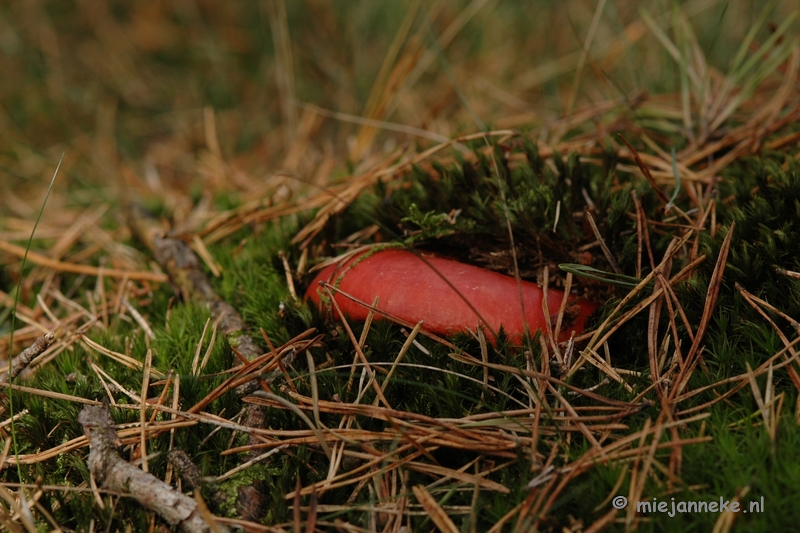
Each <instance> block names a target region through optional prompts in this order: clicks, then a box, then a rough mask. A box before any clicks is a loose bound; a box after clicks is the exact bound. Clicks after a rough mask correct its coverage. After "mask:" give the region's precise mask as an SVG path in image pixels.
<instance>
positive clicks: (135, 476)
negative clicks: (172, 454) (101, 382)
mask: <svg viewBox="0 0 800 533" xmlns="http://www.w3.org/2000/svg"><path fill="white" fill-rule="evenodd" d="M78 421H79V422H80V423H81V426H83V431H84V432H85V433H86V436H87V437H88V438H89V442H90V445H91V451H90V452H89V471H90V472H91V473H92V475H93V476H94V479H95V480H96V481H97V483H98V484H99V485H100V486H101V487H103V488H107V489H110V490H115V491H121V492H128V493H130V495H131V496H132V497H133V498H135V499H136V501H138V502H139V503H140V504H142V505H143V506H145V507H146V508H148V509H150V510H151V511H154V512H156V513H158V514H159V516H161V518H163V519H164V520H165V521H167V522H168V523H169V524H171V525H173V526H180V527H181V529H183V530H184V531H187V532H191V533H195V532H203V533H205V532H211V531H227V528H225V527H224V526H223V525H221V524H215V525H214V526H213V527H212V526H211V525H209V524H207V523H206V522H205V521H204V520H203V518H202V516H201V515H200V511H199V510H198V507H197V502H195V500H193V499H192V498H189V497H188V496H185V495H183V494H181V493H180V492H178V491H177V490H175V489H174V488H172V487H171V486H169V485H167V484H166V483H164V482H163V481H161V480H160V479H158V478H157V477H155V476H154V475H152V474H149V473H147V472H144V471H143V470H140V469H139V468H136V467H135V466H133V465H132V464H130V463H128V462H127V461H125V460H124V459H122V457H120V456H119V454H118V453H117V451H116V446H117V443H118V442H119V438H118V437H117V433H116V431H114V422H113V420H112V419H111V413H110V412H109V411H108V407H107V406H96V405H87V406H86V407H84V408H83V410H82V411H81V412H80V415H78Z"/></svg>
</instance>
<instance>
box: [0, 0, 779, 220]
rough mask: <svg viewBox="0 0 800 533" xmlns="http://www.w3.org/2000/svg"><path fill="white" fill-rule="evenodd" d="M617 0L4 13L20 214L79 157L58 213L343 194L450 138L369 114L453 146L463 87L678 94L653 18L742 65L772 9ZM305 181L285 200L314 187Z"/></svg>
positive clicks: (146, 6)
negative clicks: (276, 179) (356, 175)
mask: <svg viewBox="0 0 800 533" xmlns="http://www.w3.org/2000/svg"><path fill="white" fill-rule="evenodd" d="M600 4H602V6H601V7H602V11H601V12H600V13H599V17H598V18H597V19H596V20H595V13H596V12H597V11H598V2H595V1H571V2H549V1H531V2H511V1H503V0H471V1H466V0H464V1H458V0H448V1H433V0H430V1H416V0H407V1H397V2H373V1H369V0H361V1H322V0H305V1H291V2H284V1H275V0H263V1H253V2H212V1H204V0H174V1H162V0H144V1H140V2H113V1H106V0H77V1H54V2H47V1H41V0H28V1H20V2H9V3H4V4H3V5H2V6H0V72H2V75H0V198H1V199H0V209H2V210H3V211H2V212H3V213H5V214H6V216H12V217H15V218H16V217H19V218H22V219H29V218H30V215H31V212H32V210H35V209H37V206H38V205H39V202H41V198H42V196H41V188H40V187H38V186H36V185H40V184H41V183H43V182H46V181H48V180H49V177H50V176H51V174H52V171H53V168H54V166H55V163H56V162H57V160H58V158H59V156H60V155H61V154H62V153H64V154H65V161H64V165H63V167H62V175H61V177H60V178H59V179H58V181H57V183H56V191H57V193H58V194H56V195H55V196H54V198H53V199H52V200H51V208H55V207H58V206H63V207H68V206H78V205H81V206H86V205H89V204H91V203H92V202H95V201H98V200H104V201H112V202H115V201H116V200H117V199H118V198H119V195H120V194H121V193H122V191H123V190H125V188H126V187H127V188H130V189H132V190H134V191H136V192H138V193H142V194H145V195H147V194H156V195H171V193H172V192H174V193H176V194H178V193H179V194H178V195H177V196H176V197H175V198H174V199H173V201H174V202H175V203H176V204H178V205H176V206H174V207H179V206H180V205H183V207H184V208H188V206H187V205H185V204H183V202H182V201H181V200H180V199H179V197H180V196H185V195H186V194H187V193H191V194H193V195H195V196H196V195H198V194H200V192H201V191H202V192H205V193H209V194H210V193H212V192H213V191H221V190H222V191H228V192H234V191H237V190H239V191H242V190H248V191H249V190H252V189H253V188H254V187H256V186H257V184H258V183H259V182H263V181H264V180H266V178H267V177H269V176H273V175H275V174H276V173H280V172H284V173H286V174H287V175H288V176H298V177H300V178H303V179H306V180H315V181H317V182H325V181H326V180H328V179H329V178H330V176H331V175H332V173H333V174H334V175H335V171H336V170H337V169H346V168H347V165H348V164H349V165H351V168H352V166H353V165H358V164H359V163H360V162H362V161H363V160H364V159H366V158H367V157H368V155H369V154H370V153H379V152H381V151H383V152H386V151H389V150H391V148H392V147H393V146H395V145H397V144H398V143H405V142H408V141H411V142H417V143H420V144H421V145H425V143H430V142H432V141H430V140H426V139H424V138H421V137H419V136H411V135H407V134H404V133H402V132H396V131H385V130H384V131H381V132H380V133H378V134H377V136H376V137H375V138H374V139H372V138H370V137H369V136H366V137H365V136H364V134H363V132H361V126H359V125H357V124H354V123H352V119H353V118H354V117H367V118H371V119H377V120H386V121H389V122H393V123H397V124H402V125H405V126H411V127H414V128H420V129H423V130H426V131H428V132H431V133H434V134H439V135H442V136H446V137H451V136H453V135H455V134H457V133H464V132H470V131H474V130H476V129H477V126H476V124H475V122H474V119H473V116H472V115H471V114H470V110H468V109H466V108H465V106H464V105H463V104H462V102H461V101H459V98H458V95H457V94H456V89H455V88H454V87H455V86H457V87H458V89H459V90H460V91H462V92H463V97H464V99H465V101H466V102H468V105H469V106H470V107H471V108H472V110H473V111H474V114H475V115H477V117H479V118H480V120H481V121H482V122H483V123H485V124H488V125H490V126H492V127H497V128H502V127H525V128H531V127H537V126H546V125H547V124H548V122H549V121H553V120H555V119H558V118H561V117H564V116H565V115H568V114H570V113H571V112H573V111H574V110H575V109H577V108H581V107H582V106H585V105H587V104H591V103H597V102H601V101H624V100H625V99H633V98H635V97H636V96H637V95H640V94H642V93H649V94H674V93H676V92H678V90H679V83H680V81H679V75H678V72H677V68H676V67H675V62H674V61H673V60H672V58H670V57H669V55H668V53H667V51H666V50H665V48H664V47H663V46H662V45H661V44H660V43H659V42H658V40H657V39H656V38H655V36H654V35H653V33H652V32H651V31H650V30H649V29H648V26H647V25H646V24H645V23H644V22H643V20H642V16H641V14H640V12H641V10H647V11H648V12H649V13H650V14H651V15H652V16H653V17H654V18H655V20H656V21H657V23H658V24H659V25H660V26H661V27H662V28H664V29H665V30H666V31H667V32H669V27H670V26H671V24H672V21H673V17H672V11H673V8H674V7H675V6H676V5H681V10H682V13H683V14H684V15H685V16H686V17H688V19H689V20H690V23H691V25H692V27H693V28H695V32H696V36H697V41H698V43H699V45H700V48H701V49H702V50H703V51H704V52H705V54H706V59H707V61H708V62H709V64H710V65H711V67H712V68H716V69H719V70H720V71H722V72H725V70H726V68H727V67H728V65H729V63H730V61H731V57H732V55H733V53H734V52H735V51H736V49H737V47H738V46H739V44H740V43H741V41H742V39H743V37H744V36H745V34H746V33H747V31H748V30H749V29H750V27H751V25H752V23H753V21H754V20H755V19H756V18H757V16H758V15H759V14H760V13H761V11H762V9H763V8H764V3H763V2H760V1H755V0H752V1H750V0H738V1H723V0H701V1H692V2H685V3H677V4H676V3H673V2H667V1H661V0H651V1H645V2H637V1H619V0H617V1H610V2H600ZM793 5H794V2H791V1H789V0H783V1H779V2H775V3H774V7H773V9H772V11H771V13H770V15H769V18H768V20H769V21H772V22H774V23H775V24H779V23H780V22H781V21H782V20H784V19H785V17H786V16H787V15H788V14H789V12H790V10H791V9H792V7H793ZM593 21H594V24H593ZM771 27H772V28H773V29H774V24H773V25H772V26H770V25H765V26H764V27H763V28H762V29H761V30H760V32H761V35H760V37H759V38H760V39H761V40H763V38H764V36H765V35H768V33H769V32H770V28H771ZM587 37H589V39H588V40H587ZM585 45H588V54H587V55H586V56H585V57H582V53H581V52H582V50H583V49H584V48H583V47H584V46H585ZM438 48H440V49H441V50H442V51H443V55H444V57H446V60H447V63H448V64H449V69H448V68H443V65H442V62H441V61H440V57H439V54H438V53H437V49H438ZM448 70H449V72H448ZM576 73H577V74H578V75H577V76H576ZM450 76H452V78H451V77H450ZM576 79H577V82H576ZM454 82H455V84H456V85H455V86H454ZM311 105H313V106H318V107H319V108H322V109H324V110H327V111H328V112H324V111H319V112H317V111H314V109H316V108H312V107H310V106H311ZM330 112H337V113H345V114H348V115H351V116H350V117H347V116H345V117H343V116H341V115H339V116H338V118H336V117H332V116H330V114H331V113H330ZM342 119H344V120H342ZM545 129H546V128H545ZM359 133H360V134H361V137H360V138H359V137H357V135H359ZM221 162H223V163H224V165H220V163H221ZM222 166H224V168H221V167H222ZM31 185H34V186H31ZM287 187H288V188H289V190H288V191H284V192H283V194H286V193H289V192H291V193H296V192H297V190H298V188H299V186H298V185H297V184H294V185H293V184H292V183H291V180H290V181H287ZM179 211H180V210H179ZM56 212H57V210H55V209H53V213H56ZM177 216H178V218H180V213H178V215H177ZM50 220H51V221H52V219H50ZM6 223H7V221H6ZM18 229H24V228H22V227H20V228H18Z"/></svg>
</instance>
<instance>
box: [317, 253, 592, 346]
mask: <svg viewBox="0 0 800 533" xmlns="http://www.w3.org/2000/svg"><path fill="white" fill-rule="evenodd" d="M423 257H424V260H423V259H422V258H420V257H419V256H417V255H416V254H414V253H412V252H410V251H407V250H399V249H390V250H383V251H378V252H366V253H363V254H359V255H356V256H355V257H353V258H351V259H349V260H347V261H346V262H344V263H340V264H335V265H329V266H327V267H326V268H324V269H322V270H321V271H320V272H319V274H318V275H317V276H316V278H315V279H314V281H313V282H312V284H311V286H310V287H309V289H308V292H307V293H306V297H307V298H310V299H311V300H312V301H313V302H314V303H315V304H316V305H317V306H319V307H320V308H321V309H323V310H328V311H330V308H329V306H330V303H328V304H327V305H325V304H323V302H324V301H326V300H327V298H326V296H325V295H326V292H325V290H324V289H323V288H322V287H321V286H320V285H319V283H320V282H321V281H326V282H328V283H330V284H331V285H333V286H334V287H336V288H338V289H339V290H340V291H342V292H344V293H347V294H349V295H351V296H353V297H355V298H357V299H358V300H361V301H362V302H367V303H371V302H373V301H374V299H375V297H378V298H379V303H378V306H377V307H378V309H379V310H382V311H386V312H387V314H391V315H394V316H396V317H398V318H401V319H403V320H405V321H407V322H411V323H416V322H418V321H420V320H422V321H423V328H425V329H427V330H428V331H430V332H432V333H436V334H438V335H451V334H453V333H457V332H465V331H467V330H472V331H476V330H477V328H478V326H479V324H480V323H481V322H483V323H485V324H486V326H488V328H487V331H486V335H487V339H488V340H489V341H490V342H492V343H494V341H495V338H494V335H493V332H497V331H499V330H500V326H503V329H504V330H505V332H506V334H507V335H508V338H509V340H510V341H511V342H513V343H515V344H520V343H521V341H522V336H523V333H524V331H525V324H526V323H527V325H528V328H529V329H530V331H531V333H533V332H535V331H536V330H538V329H543V328H545V326H546V322H545V317H544V312H543V310H542V295H543V293H544V291H543V290H542V289H541V288H540V287H539V286H538V285H536V284H535V283H531V282H528V281H522V282H521V284H522V295H523V301H524V308H525V314H524V316H523V313H522V309H521V306H520V296H519V294H520V293H519V288H518V286H517V281H516V280H515V279H514V278H512V277H509V276H505V275H503V274H498V273H497V272H490V271H488V270H484V269H482V268H479V267H476V266H471V265H466V264H463V263H459V262H457V261H453V260H450V259H443V258H441V257H436V256H434V255H427V254H424V255H423ZM426 261H427V264H426ZM431 267H433V268H431ZM443 278H445V279H447V281H449V283H450V284H448V283H447V282H446V281H445V280H444V279H443ZM334 294H335V296H334V298H335V299H336V303H337V304H338V306H339V308H340V309H341V310H342V313H344V314H345V315H347V316H349V317H350V318H352V319H354V320H362V321H363V320H365V319H366V317H367V314H368V313H369V309H367V308H366V307H364V306H363V305H361V304H359V303H357V302H354V301H353V300H351V299H349V298H347V297H345V296H343V295H342V294H338V293H337V292H336V291H334ZM320 295H323V297H322V298H320ZM563 297H564V293H563V292H562V291H559V290H549V291H548V300H547V304H548V310H549V312H550V314H551V317H550V320H551V321H552V322H551V323H552V324H555V321H554V319H555V316H556V315H557V314H558V310H559V309H560V307H561V302H562V299H563ZM465 300H466V301H465ZM467 302H469V304H467ZM470 304H471V307H470ZM596 307H597V306H596V305H595V304H593V303H592V302H589V301H587V300H583V299H577V298H575V297H572V298H571V299H570V300H569V301H568V304H567V312H565V313H564V319H563V321H562V327H561V332H560V340H565V339H568V338H569V336H570V333H571V332H573V331H574V332H575V333H576V334H577V333H580V332H582V331H583V328H584V324H585V322H586V319H587V318H588V317H589V316H590V315H591V314H592V313H593V312H594V311H595V309H596ZM377 316H379V315H377Z"/></svg>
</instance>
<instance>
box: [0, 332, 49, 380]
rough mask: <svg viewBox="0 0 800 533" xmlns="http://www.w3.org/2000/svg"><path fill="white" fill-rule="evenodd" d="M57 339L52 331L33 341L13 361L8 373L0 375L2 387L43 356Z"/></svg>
mask: <svg viewBox="0 0 800 533" xmlns="http://www.w3.org/2000/svg"><path fill="white" fill-rule="evenodd" d="M55 338H56V334H55V333H53V332H52V331H50V332H48V333H45V334H44V335H42V336H41V337H39V338H38V339H36V340H35V341H33V344H31V345H30V346H28V347H27V348H25V349H24V350H23V351H22V353H21V354H19V355H18V356H16V357H15V358H14V359H13V361H11V365H10V366H9V368H8V372H3V373H0V385H2V384H3V383H8V382H9V380H13V379H14V378H15V377H17V376H18V375H19V374H20V372H22V371H23V370H25V368H27V367H28V365H29V364H31V363H32V362H33V360H34V359H36V358H37V357H39V356H40V355H42V354H43V353H44V352H45V351H46V350H47V349H48V348H49V347H50V345H51V344H53V340H54V339H55Z"/></svg>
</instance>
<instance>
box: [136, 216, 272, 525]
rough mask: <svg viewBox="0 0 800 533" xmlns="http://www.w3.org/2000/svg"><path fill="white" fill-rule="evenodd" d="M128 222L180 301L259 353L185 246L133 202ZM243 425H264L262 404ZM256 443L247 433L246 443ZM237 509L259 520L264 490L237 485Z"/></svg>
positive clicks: (247, 353) (243, 350) (238, 344)
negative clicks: (207, 313) (196, 306)
mask: <svg viewBox="0 0 800 533" xmlns="http://www.w3.org/2000/svg"><path fill="white" fill-rule="evenodd" d="M127 207H128V209H127V216H128V225H129V226H130V228H131V231H132V232H133V234H134V236H136V237H137V238H138V239H139V240H140V241H141V242H143V243H144V244H145V246H147V248H149V249H150V251H151V253H152V254H153V257H155V259H156V261H158V263H159V264H160V265H161V267H162V268H164V270H166V271H167V274H168V275H169V278H170V280H171V281H172V283H173V285H174V286H175V288H176V290H177V291H178V292H179V293H180V294H181V295H182V297H183V299H184V301H187V302H188V301H194V302H197V303H200V304H203V305H207V306H208V307H209V308H210V309H211V315H212V317H213V318H214V319H215V320H217V319H219V331H220V332H222V334H224V335H225V337H226V338H227V340H228V344H230V345H231V346H233V347H235V348H236V351H237V352H239V353H240V354H241V355H243V356H244V357H245V358H247V359H248V360H250V359H253V358H254V357H256V356H258V355H261V349H260V348H259V347H258V345H257V344H256V343H255V341H254V340H253V338H252V337H250V336H249V335H247V334H246V333H245V332H246V331H247V325H246V323H245V321H244V319H243V318H242V316H241V315H240V314H239V312H238V311H237V310H236V309H235V308H234V307H233V306H232V305H230V304H229V303H227V302H225V301H224V300H222V298H220V297H219V295H218V294H217V293H216V292H215V291H214V288H213V287H212V286H211V283H210V282H209V281H208V278H207V277H206V275H205V273H203V271H202V269H201V267H200V261H199V260H198V259H197V256H196V255H195V254H194V252H193V251H192V249H191V248H190V247H189V245H188V244H187V243H186V242H184V241H182V240H180V239H175V238H170V237H167V236H166V235H165V232H164V230H163V228H161V227H160V226H159V224H158V222H157V221H156V220H155V219H154V218H153V217H152V216H151V215H150V213H148V212H147V211H145V210H144V209H143V208H142V207H141V206H139V205H137V204H130V205H128V206H127ZM252 390H253V388H248V387H246V386H244V385H243V386H242V387H240V389H238V390H237V391H236V392H237V393H239V394H240V395H244V394H247V393H249V392H252ZM245 425H247V426H249V427H253V428H265V427H266V426H267V411H266V408H264V407H263V406H255V405H251V406H249V408H248V412H247V418H246V419H245ZM258 442H260V441H259V440H258V439H256V438H255V437H253V436H251V437H250V439H249V440H248V443H249V444H256V443H258ZM257 455H258V451H253V452H250V453H248V454H246V455H245V456H244V457H243V458H242V461H243V462H245V461H249V460H250V459H253V458H255V457H256V456H257ZM237 508H238V512H239V514H240V515H241V517H242V518H244V519H245V520H251V521H254V522H258V521H260V520H261V519H262V518H263V517H264V514H265V512H266V508H267V497H266V491H264V490H262V489H261V488H260V487H259V486H258V485H254V486H250V487H240V488H239V494H238V497H237Z"/></svg>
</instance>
